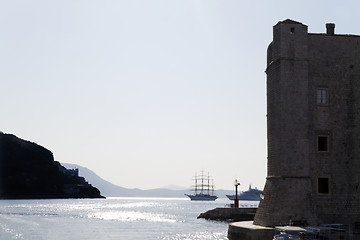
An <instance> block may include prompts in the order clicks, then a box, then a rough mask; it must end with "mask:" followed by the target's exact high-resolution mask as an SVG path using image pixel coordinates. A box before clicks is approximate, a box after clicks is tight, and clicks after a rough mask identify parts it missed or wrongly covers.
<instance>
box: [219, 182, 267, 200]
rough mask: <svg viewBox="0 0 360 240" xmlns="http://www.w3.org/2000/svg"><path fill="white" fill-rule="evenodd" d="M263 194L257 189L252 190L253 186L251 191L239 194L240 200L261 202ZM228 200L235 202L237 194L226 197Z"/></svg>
mask: <svg viewBox="0 0 360 240" xmlns="http://www.w3.org/2000/svg"><path fill="white" fill-rule="evenodd" d="M261 194H262V191H261V190H259V189H257V188H251V184H250V186H249V190H247V191H244V192H241V193H240V194H238V199H239V200H243V201H260V196H261ZM226 196H227V197H228V199H230V200H235V194H234V195H226Z"/></svg>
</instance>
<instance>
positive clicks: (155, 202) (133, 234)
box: [0, 198, 258, 240]
mask: <svg viewBox="0 0 360 240" xmlns="http://www.w3.org/2000/svg"><path fill="white" fill-rule="evenodd" d="M226 204H230V200H227V199H218V200H216V201H215V202H194V201H190V200H189V199H185V198H184V199H182V198H108V199H75V200H74V199H65V200H63V199H62V200H0V239H1V240H6V239H26V240H35V239H36V240H39V239H44V240H52V239H76V240H79V239H146V240H147V239H148V240H150V239H151V240H153V239H174V240H175V239H227V237H226V235H227V228H228V224H227V223H224V222H214V221H207V220H204V219H197V218H196V217H197V216H198V215H199V214H200V213H202V212H205V211H207V210H210V209H213V208H215V207H224V206H225V205H226ZM257 204H258V202H242V203H240V206H241V205H242V206H244V207H249V206H257Z"/></svg>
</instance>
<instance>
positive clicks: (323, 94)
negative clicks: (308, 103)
mask: <svg viewBox="0 0 360 240" xmlns="http://www.w3.org/2000/svg"><path fill="white" fill-rule="evenodd" d="M327 95H328V94H327V89H324V88H322V89H317V90H316V103H317V104H321V105H326V104H328V100H327V98H328V96H327Z"/></svg>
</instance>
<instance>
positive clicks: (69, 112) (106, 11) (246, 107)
mask: <svg viewBox="0 0 360 240" xmlns="http://www.w3.org/2000/svg"><path fill="white" fill-rule="evenodd" d="M359 5H360V4H359V2H358V1H355V0H354V1H306V0H301V1H288V0H282V1H276V0H274V1H268V0H263V1H241V0H229V1H228V0H218V1H214V0H127V1H121V0H96V1H94V0H54V1H49V0H31V1H29V0H12V1H6V0H0V83H1V85H0V86H1V93H0V110H1V114H0V130H1V131H3V132H5V133H12V134H15V135H16V136H18V137H20V138H23V139H26V140H30V141H33V142H36V143H38V144H40V145H42V146H44V147H46V148H48V149H49V150H51V151H52V152H53V153H54V157H55V160H57V161H60V162H65V163H75V164H79V165H82V166H85V167H87V168H89V169H91V170H93V171H95V172H96V173H97V174H98V175H99V176H101V177H103V178H104V179H106V180H108V181H111V182H112V183H114V184H117V185H120V186H123V187H131V188H133V187H138V188H143V189H148V188H156V187H161V186H165V185H169V184H175V185H181V186H189V185H191V183H192V182H191V178H192V176H193V175H194V173H195V172H196V171H197V172H199V171H200V170H201V169H204V170H205V171H208V172H210V175H211V176H213V177H214V181H215V185H216V187H217V188H223V189H233V181H234V179H235V178H238V179H239V181H240V183H241V184H242V185H241V189H246V188H247V187H248V184H250V183H252V184H253V186H256V187H258V188H263V186H264V183H265V178H266V155H267V151H266V90H265V89H266V86H265V84H266V75H265V73H264V70H265V68H266V48H267V46H268V44H269V43H270V42H271V41H272V27H273V25H275V24H276V23H277V22H278V21H282V20H285V19H287V18H290V19H293V20H296V21H300V22H302V23H304V24H306V25H308V26H309V32H316V33H323V32H325V23H327V22H334V23H335V24H336V28H335V32H336V33H351V34H360V26H359V22H360V21H359V20H360V19H359V18H360V15H359V13H358V11H359V7H360V6H359Z"/></svg>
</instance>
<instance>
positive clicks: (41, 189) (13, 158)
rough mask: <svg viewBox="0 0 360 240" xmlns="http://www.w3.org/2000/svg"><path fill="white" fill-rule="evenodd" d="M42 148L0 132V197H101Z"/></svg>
mask: <svg viewBox="0 0 360 240" xmlns="http://www.w3.org/2000/svg"><path fill="white" fill-rule="evenodd" d="M77 172H78V171H77V170H75V169H74V170H69V169H66V168H65V167H63V166H61V165H60V163H59V162H57V161H54V157H53V154H52V152H50V151H49V150H47V149H46V148H44V147H42V146H39V145H37V144H36V143H33V142H29V141H25V140H22V139H20V138H17V137H16V136H14V135H11V134H4V133H2V132H0V198H1V199H30V198H103V196H101V195H100V191H99V190H98V189H97V188H95V187H93V186H91V185H90V184H89V183H87V182H86V181H85V179H84V178H82V177H79V176H78V174H77Z"/></svg>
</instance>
